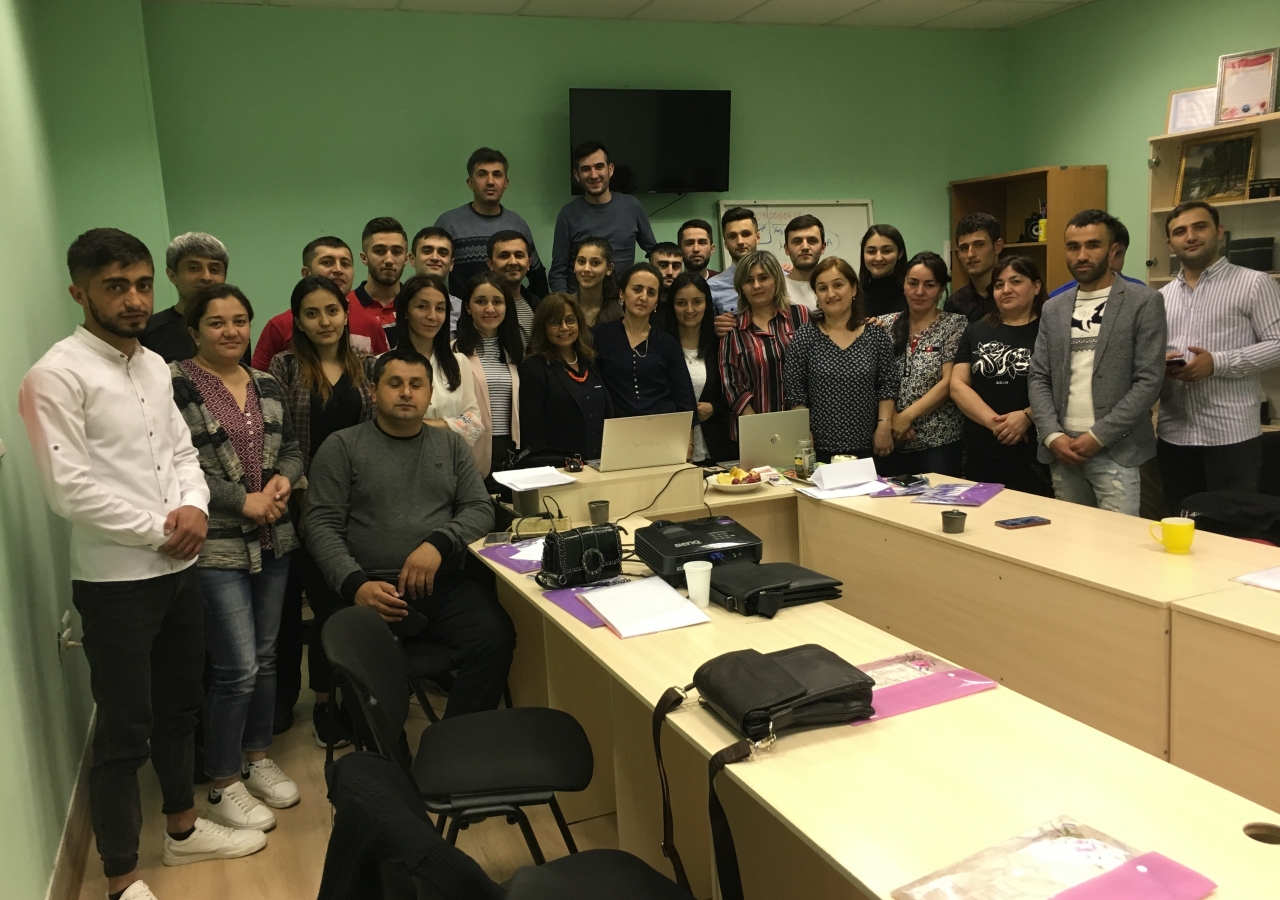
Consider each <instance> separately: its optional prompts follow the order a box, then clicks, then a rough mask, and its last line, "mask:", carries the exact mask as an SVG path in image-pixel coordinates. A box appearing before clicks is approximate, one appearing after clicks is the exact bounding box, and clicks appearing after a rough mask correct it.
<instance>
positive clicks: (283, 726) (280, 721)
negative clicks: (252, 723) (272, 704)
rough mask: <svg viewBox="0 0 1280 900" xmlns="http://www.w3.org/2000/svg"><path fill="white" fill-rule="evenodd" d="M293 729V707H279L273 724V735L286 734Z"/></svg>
mask: <svg viewBox="0 0 1280 900" xmlns="http://www.w3.org/2000/svg"><path fill="white" fill-rule="evenodd" d="M292 727H293V707H292V706H277V707H276V715H275V719H273V720H272V723H271V733H272V734H284V733H285V732H286V731H288V730H289V729H290V728H292Z"/></svg>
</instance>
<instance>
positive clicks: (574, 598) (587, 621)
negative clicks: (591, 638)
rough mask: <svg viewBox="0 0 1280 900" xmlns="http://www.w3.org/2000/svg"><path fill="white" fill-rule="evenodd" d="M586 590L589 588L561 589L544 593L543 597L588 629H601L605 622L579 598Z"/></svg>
mask: <svg viewBox="0 0 1280 900" xmlns="http://www.w3.org/2000/svg"><path fill="white" fill-rule="evenodd" d="M585 590H589V588H580V587H578V588H560V589H559V590H556V591H543V592H542V596H544V597H546V598H547V599H548V600H550V601H551V602H552V603H554V604H555V605H556V606H558V607H560V608H561V609H563V610H564V611H565V612H567V613H568V614H569V615H571V616H573V617H574V618H575V619H577V620H578V621H579V622H581V623H582V624H583V625H586V626H587V627H588V628H600V627H602V626H603V625H604V620H603V619H601V618H600V617H599V616H597V615H596V614H595V613H594V612H592V611H591V607H589V606H587V604H585V603H583V602H582V600H581V598H579V597H578V594H579V593H581V592H582V591H585Z"/></svg>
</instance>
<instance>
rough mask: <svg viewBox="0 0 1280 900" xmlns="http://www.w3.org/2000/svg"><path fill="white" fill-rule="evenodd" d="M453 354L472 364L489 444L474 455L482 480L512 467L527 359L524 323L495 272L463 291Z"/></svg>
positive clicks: (479, 446) (481, 275)
mask: <svg viewBox="0 0 1280 900" xmlns="http://www.w3.org/2000/svg"><path fill="white" fill-rule="evenodd" d="M453 349H454V350H455V351H457V352H458V353H460V354H462V356H464V357H465V358H466V359H467V362H468V363H469V364H470V365H469V371H470V373H471V376H472V378H473V379H474V381H475V389H476V401H477V403H479V405H480V418H481V421H483V423H484V429H485V431H486V432H488V433H489V436H490V440H489V442H488V443H487V444H486V443H485V442H484V441H483V440H481V441H476V443H475V446H474V447H473V448H472V450H473V451H474V452H475V456H476V468H477V469H478V470H479V471H480V477H482V478H483V477H484V476H486V475H488V474H489V472H490V471H495V470H496V471H500V470H502V469H504V468H506V466H507V461H508V460H509V459H510V456H511V453H512V452H513V451H514V450H515V449H516V448H518V447H519V446H520V375H519V373H518V372H517V371H516V366H518V365H519V364H520V361H521V360H523V359H524V335H523V334H522V333H521V331H520V322H519V320H518V319H517V318H516V316H515V315H514V314H513V315H507V295H506V292H505V291H504V290H503V282H502V280H501V279H500V278H499V277H498V276H497V274H495V273H494V272H480V273H479V274H477V275H476V276H475V277H474V278H472V279H471V281H470V282H468V283H467V286H466V288H464V289H463V294H462V312H461V314H460V315H459V316H458V337H457V340H455V341H454V343H453Z"/></svg>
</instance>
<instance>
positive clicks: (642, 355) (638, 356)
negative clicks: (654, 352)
mask: <svg viewBox="0 0 1280 900" xmlns="http://www.w3.org/2000/svg"><path fill="white" fill-rule="evenodd" d="M640 343H641V344H644V352H643V353H641V352H640V350H639V349H638V347H632V348H631V355H632V356H634V357H635V358H636V359H644V358H645V357H646V356H648V355H649V339H648V338H645V339H644V340H643V341H641V342H640Z"/></svg>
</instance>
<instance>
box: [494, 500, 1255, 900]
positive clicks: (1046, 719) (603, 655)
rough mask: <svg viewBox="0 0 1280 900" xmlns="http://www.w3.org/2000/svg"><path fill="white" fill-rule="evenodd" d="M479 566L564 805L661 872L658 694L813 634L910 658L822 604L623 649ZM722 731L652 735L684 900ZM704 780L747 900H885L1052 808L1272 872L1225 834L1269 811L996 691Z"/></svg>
mask: <svg viewBox="0 0 1280 900" xmlns="http://www.w3.org/2000/svg"><path fill="white" fill-rule="evenodd" d="M802 502H805V501H804V500H803V498H802ZM628 524H631V523H628ZM494 570H495V572H496V573H497V583H498V587H499V596H500V599H501V600H502V603H503V605H504V606H505V607H506V608H507V609H508V610H509V611H510V612H511V613H512V617H513V619H515V621H516V627H517V632H518V636H519V643H518V645H517V648H516V662H515V665H514V666H513V670H512V675H511V684H512V692H513V694H514V695H515V700H516V703H517V704H519V705H523V704H527V703H535V702H540V703H550V704H551V705H553V706H556V707H558V708H561V709H565V710H566V711H568V712H570V713H572V714H573V715H575V716H576V717H577V718H578V719H579V721H581V722H582V723H583V725H584V727H585V728H586V730H587V733H588V735H589V737H590V738H591V742H592V747H593V749H594V751H595V757H596V775H595V781H594V782H593V784H592V785H591V787H590V788H589V789H588V791H587V792H584V794H583V795H566V796H564V797H562V798H561V802H562V804H563V805H564V807H565V810H566V813H567V814H569V817H570V818H571V819H573V818H577V817H580V816H582V815H583V810H584V809H587V808H588V807H590V808H591V811H596V810H604V811H608V810H609V809H613V810H616V812H617V815H618V834H619V840H620V843H621V845H622V847H623V849H626V850H629V851H631V852H632V853H635V854H637V855H638V856H640V857H642V858H643V859H645V860H646V861H647V862H649V863H650V864H652V865H654V866H655V867H657V868H658V869H660V870H661V871H665V872H668V873H670V867H669V865H668V864H667V863H666V861H665V860H664V859H663V858H662V857H661V855H660V852H659V850H658V840H659V836H660V834H661V815H660V809H661V808H660V794H659V790H658V780H657V773H656V768H655V764H654V760H653V752H652V743H651V739H650V715H651V714H652V710H653V707H654V705H655V703H656V702H657V700H658V698H659V697H660V696H661V694H662V692H663V691H664V690H665V689H666V688H667V687H669V686H671V685H674V684H684V683H687V682H688V681H689V679H690V678H691V677H692V673H693V671H694V669H695V668H697V666H698V665H700V664H701V663H702V662H704V661H706V660H707V659H709V658H711V657H713V656H716V655H718V654H720V653H724V652H727V651H729V650H734V649H739V648H742V647H755V648H757V649H759V650H762V651H766V652H767V651H770V650H776V649H782V648H784V647H790V646H795V645H797V644H802V643H821V644H823V645H824V646H826V647H829V648H830V649H832V650H833V651H835V652H836V653H839V654H840V655H841V656H843V657H844V658H846V659H848V660H850V661H852V662H855V663H865V662H869V661H871V660H874V659H878V658H881V657H884V656H888V655H892V654H896V653H900V652H903V651H905V650H908V649H911V645H909V644H908V643H907V642H905V641H903V640H902V639H901V638H898V637H895V636H893V635H890V634H887V633H885V632H883V631H881V630H879V629H876V628H874V627H872V626H870V625H868V624H866V623H865V622H861V621H859V620H858V619H855V618H853V617H852V616H847V615H844V614H842V613H840V612H839V611H837V610H835V609H833V608H832V607H830V606H828V605H826V604H821V603H815V604H810V605H808V606H803V607H797V608H793V609H786V610H782V611H781V612H780V613H779V614H778V616H777V617H776V618H775V619H773V620H766V619H760V618H744V617H742V616H738V615H735V614H730V613H728V612H725V611H723V610H720V609H717V608H714V607H713V608H712V609H711V610H710V614H711V618H712V621H711V623H710V624H708V625H700V626H695V627H692V628H685V629H681V630H678V631H671V632H666V633H662V634H656V635H648V636H645V637H640V638H632V639H630V640H626V641H623V640H619V639H618V638H617V637H615V636H614V635H613V634H612V633H611V632H609V631H608V630H607V629H604V628H598V629H590V628H587V627H586V626H584V625H582V624H581V623H580V622H578V621H577V620H576V619H574V618H572V617H571V616H569V615H568V614H567V613H565V612H563V611H562V610H560V609H559V608H557V607H555V606H554V605H553V604H551V603H549V602H547V601H546V600H544V599H543V598H542V597H541V592H540V590H539V589H538V587H537V585H536V584H535V583H534V582H533V581H532V580H531V579H529V578H527V577H526V576H520V575H516V574H515V573H513V572H511V571H510V570H509V569H506V568H505V567H502V566H496V567H494ZM732 740H734V735H733V734H732V733H731V732H730V730H729V729H728V728H727V727H725V726H724V725H723V724H721V723H720V722H719V720H718V719H716V718H715V717H714V716H713V715H712V714H711V713H709V712H707V711H706V710H704V709H701V708H700V707H699V706H698V705H697V704H695V703H686V704H685V705H684V706H683V707H681V708H680V709H678V710H676V711H675V712H674V713H672V715H671V716H670V718H669V719H668V726H667V728H666V729H665V730H664V755H665V756H666V759H667V763H668V766H669V771H670V774H671V781H672V792H673V801H674V815H675V823H676V840H677V844H678V847H679V849H680V850H681V854H682V857H683V859H684V861H685V865H686V867H687V869H688V871H689V875H690V878H691V880H692V882H693V887H694V893H695V896H697V897H700V898H706V897H710V896H711V895H712V877H711V871H712V867H711V852H710V841H709V831H708V826H707V813H706V763H707V760H708V758H709V757H710V755H711V754H712V753H714V752H716V751H718V750H720V749H722V748H723V747H724V746H726V745H727V744H729V743H730V742H731V741H732ZM718 784H719V788H720V794H721V797H722V800H723V802H724V804H725V807H726V810H727V812H728V815H729V818H730V821H731V823H732V825H733V829H734V838H735V841H736V843H737V848H738V857H739V859H740V861H741V864H742V870H743V879H744V884H745V886H746V891H747V896H748V897H749V898H753V900H754V898H761V900H763V898H765V897H805V898H806V900H808V898H864V897H873V898H885V900H887V898H888V897H889V893H890V891H892V890H893V889H894V888H896V887H899V886H901V885H903V884H905V883H907V882H909V881H912V880H914V879H916V878H919V877H921V876H923V875H926V874H928V873H929V872H931V871H934V870H936V869H938V868H942V867H943V866H946V865H948V864H950V863H952V862H955V861H957V860H959V859H961V858H963V857H964V856H967V855H969V854H971V853H973V852H975V851H977V850H980V849H982V848H984V847H987V846H990V845H991V844H995V843H998V842H999V841H1002V840H1004V839H1006V838H1008V837H1011V836H1013V835H1014V834H1017V833H1019V832H1021V831H1025V830H1027V829H1028V828H1031V827H1034V826H1036V825H1038V824H1040V823H1042V822H1045V821H1048V820H1049V819H1052V818H1054V817H1055V816H1058V815H1071V816H1075V817H1077V818H1078V819H1079V820H1080V821H1082V822H1085V823H1088V824H1089V825H1092V826H1093V827H1095V828H1099V829H1101V830H1102V831H1104V832H1106V833H1108V834H1111V835H1113V836H1114V837H1116V838H1118V839H1121V840H1124V841H1126V842H1128V843H1130V844H1132V845H1133V846H1135V847H1137V848H1139V849H1142V850H1159V851H1160V852H1162V853H1165V854H1166V855H1169V856H1171V857H1173V858H1174V859H1177V860H1178V861H1180V862H1182V863H1184V864H1185V865H1188V866H1191V867H1192V868H1194V869H1197V870H1198V871H1201V872H1203V873H1204V874H1205V875H1207V876H1209V877H1210V878H1213V879H1214V880H1215V881H1217V882H1218V883H1219V885H1220V888H1219V891H1218V894H1216V895H1215V896H1216V897H1221V898H1223V900H1230V898H1239V900H1245V898H1248V900H1256V898H1259V897H1263V896H1268V895H1269V894H1270V893H1271V892H1272V891H1273V890H1274V886H1275V883H1276V879H1275V873H1276V872H1277V866H1280V857H1278V854H1277V848H1275V847H1270V846H1266V845H1263V844H1259V843H1256V842H1255V841H1253V840H1251V839H1249V838H1248V837H1246V836H1245V835H1244V834H1243V833H1242V832H1241V828H1242V827H1243V826H1244V825H1245V824H1246V823H1248V822H1253V821H1260V820H1261V821H1266V820H1268V819H1274V818H1275V817H1274V816H1272V815H1271V814H1270V813H1269V812H1268V811H1267V810H1265V809H1263V808H1262V807H1260V806H1257V805H1256V804H1253V803H1250V802H1249V801H1247V800H1245V799H1243V798H1241V797H1238V796H1235V795H1234V794H1231V793H1229V792H1227V791H1224V790H1222V789H1220V788H1217V787H1215V786H1213V785H1211V784H1209V783H1208V782H1206V781H1203V780H1201V779H1199V778H1197V777H1195V776H1193V775H1191V774H1190V773H1188V772H1184V771H1182V770H1179V769H1177V768H1175V767H1173V766H1168V765H1165V764H1164V763H1163V762H1161V761H1159V760H1156V759H1152V758H1151V757H1150V756H1149V755H1147V754H1145V753H1142V752H1141V751H1139V750H1137V749H1135V748H1133V747H1130V746H1128V745H1126V744H1124V743H1122V742H1120V741H1117V740H1115V739H1113V738H1111V737H1108V736H1106V735H1104V734H1102V733H1100V732H1098V731H1095V730H1093V729H1091V728H1089V727H1087V726H1085V725H1083V724H1081V723H1079V722H1077V721H1074V720H1072V719H1070V718H1068V717H1067V716H1064V715H1062V714H1060V713H1057V712H1054V711H1053V710H1051V709H1049V708H1047V707H1045V706H1042V705H1040V704H1038V703H1035V702H1033V701H1031V700H1029V699H1027V698H1026V697H1023V696H1020V695H1019V694H1017V693H1015V692H1013V691H1011V690H1007V689H997V690H994V691H989V692H987V693H984V694H980V695H977V696H973V697H969V698H965V699H963V700H959V701H955V702H953V703H950V704H943V705H941V706H937V707H934V708H931V709H926V710H921V711H918V712H915V713H911V714H909V715H904V716H899V717H895V718H892V719H887V720H885V721H883V722H875V723H870V724H866V725H861V726H858V727H856V728H850V727H833V728H823V729H817V730H814V731H810V732H807V733H802V734H795V735H788V736H787V737H785V738H783V739H782V740H780V741H779V743H778V744H777V745H776V746H775V748H774V749H773V750H772V751H769V752H768V753H765V754H762V755H760V756H758V757H757V758H756V759H754V760H752V761H750V762H746V763H740V764H737V765H734V766H730V767H729V768H728V769H727V777H726V778H723V779H721V780H720V782H719V783H718ZM575 797H576V798H578V801H579V802H576V803H575V802H573V801H574V798H575ZM571 809H572V810H573V812H570V810H571Z"/></svg>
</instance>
